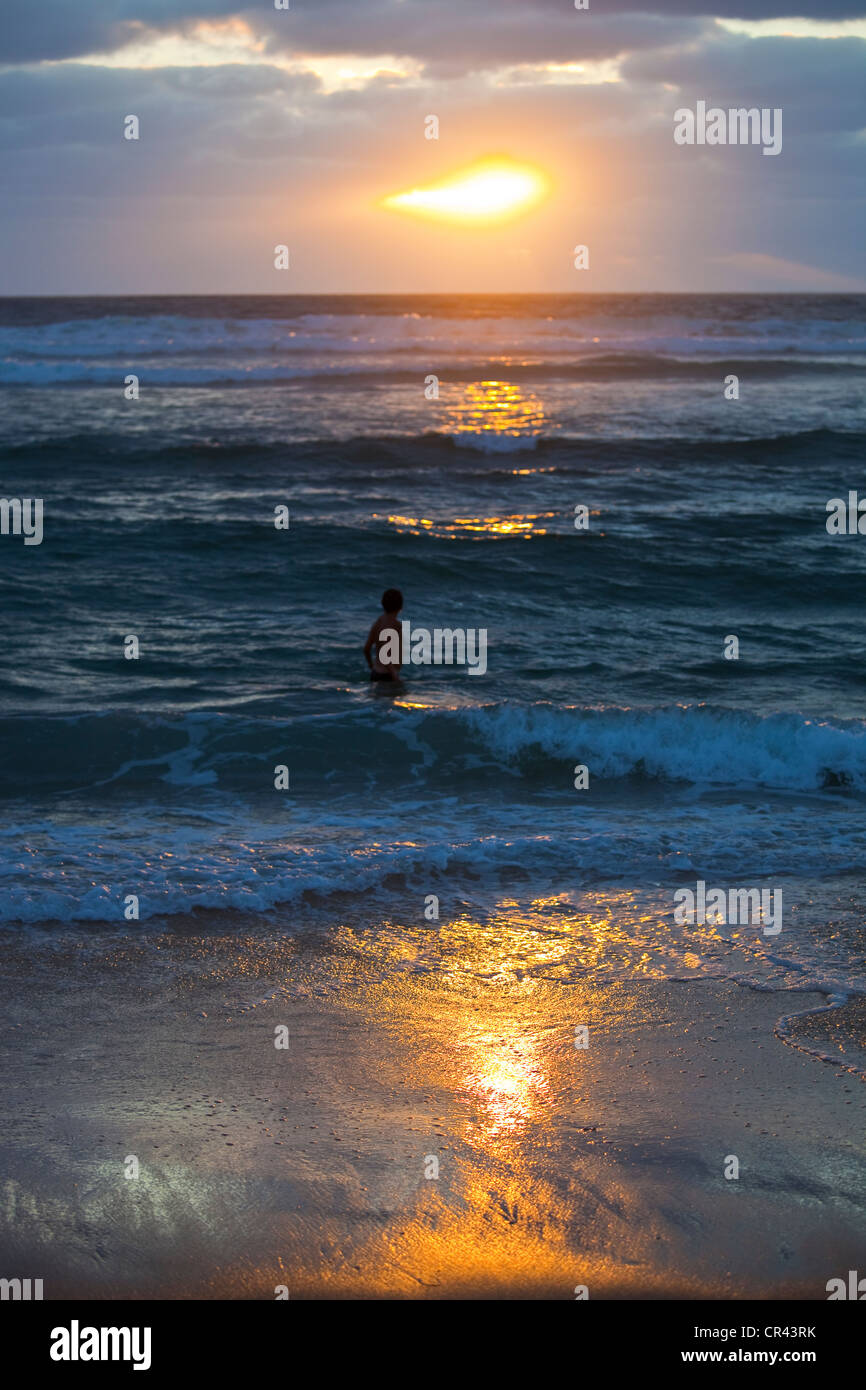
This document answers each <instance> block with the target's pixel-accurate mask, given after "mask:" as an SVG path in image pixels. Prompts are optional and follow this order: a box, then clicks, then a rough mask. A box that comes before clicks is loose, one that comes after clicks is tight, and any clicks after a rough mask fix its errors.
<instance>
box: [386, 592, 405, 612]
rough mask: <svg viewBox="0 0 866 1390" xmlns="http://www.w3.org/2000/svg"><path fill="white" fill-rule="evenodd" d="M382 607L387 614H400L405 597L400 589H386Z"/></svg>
mask: <svg viewBox="0 0 866 1390" xmlns="http://www.w3.org/2000/svg"><path fill="white" fill-rule="evenodd" d="M382 607H383V608H384V610H385V612H386V613H399V612H400V609H401V608H402V607H403V595H402V594H401V593H400V590H399V589H386V590H385V592H384V594H383V595H382Z"/></svg>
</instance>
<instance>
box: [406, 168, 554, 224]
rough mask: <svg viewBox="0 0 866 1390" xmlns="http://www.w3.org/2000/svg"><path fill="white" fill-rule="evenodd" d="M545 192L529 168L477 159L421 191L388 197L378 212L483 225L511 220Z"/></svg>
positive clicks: (542, 180)
mask: <svg viewBox="0 0 866 1390" xmlns="http://www.w3.org/2000/svg"><path fill="white" fill-rule="evenodd" d="M548 190H549V180H548V178H547V176H546V175H545V174H543V173H542V171H541V170H540V169H536V168H535V167H534V166H533V165H531V164H519V163H517V162H516V161H515V160H511V159H505V158H501V157H497V158H491V159H481V160H478V162H477V163H475V164H470V165H469V166H468V167H467V168H465V169H461V170H459V171H458V172H457V173H455V174H450V175H449V176H448V177H447V178H444V179H440V180H439V181H438V182H437V183H431V184H428V185H427V186H426V187H424V188H411V189H408V190H407V191H406V192H405V193H392V194H390V196H389V197H387V198H383V199H382V207H386V208H393V209H396V210H397V211H398V212H409V213H414V214H415V215H416V216H419V217H432V218H436V219H439V220H442V221H446V222H462V223H465V224H470V225H471V224H475V225H478V224H483V223H488V222H502V221H505V220H506V219H508V218H511V217H517V216H519V215H520V214H521V213H523V212H527V211H528V210H529V208H531V207H534V206H535V204H536V203H538V202H540V201H541V199H542V198H543V197H544V196H545V194H546V193H547V192H548Z"/></svg>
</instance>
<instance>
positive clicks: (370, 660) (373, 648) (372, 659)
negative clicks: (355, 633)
mask: <svg viewBox="0 0 866 1390" xmlns="http://www.w3.org/2000/svg"><path fill="white" fill-rule="evenodd" d="M382 607H383V608H384V610H385V611H384V613H383V614H382V616H381V618H377V619H376V621H375V622H374V624H373V626H372V627H371V628H370V635H369V637H368V638H367V641H366V642H365V643H364V656H365V658H366V661H367V665H368V666H369V668H370V680H371V681H398V680H399V679H400V664H401V663H400V658H399V652H400V610H401V608H402V607H403V595H402V594H401V593H400V590H399V589H386V590H385V592H384V594H383V595H382ZM392 634H393V636H392ZM388 638H390V641H388V640H387V639H388ZM383 639H384V640H385V645H386V646H387V648H388V656H387V658H386V659H385V660H382V659H380V656H379V652H380V643H382V642H383ZM394 653H397V654H398V655H397V660H396V661H394V660H392V659H391V658H392V656H393V654H394Z"/></svg>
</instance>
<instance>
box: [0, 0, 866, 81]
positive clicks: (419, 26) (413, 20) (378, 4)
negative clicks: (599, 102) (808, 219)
mask: <svg viewBox="0 0 866 1390" xmlns="http://www.w3.org/2000/svg"><path fill="white" fill-rule="evenodd" d="M595 3H596V5H597V8H595V9H593V8H590V9H589V10H588V11H576V10H575V9H574V8H573V7H570V6H569V5H568V4H567V3H566V0H471V3H470V4H467V3H466V0H435V3H431V0H293V6H292V8H291V9H290V10H281V11H275V10H274V9H273V7H272V6H270V5H267V4H265V3H262V4H258V5H244V3H243V0H240V3H239V0H76V3H72V0H39V3H22V2H21V0H0V62H2V63H8V64H16V63H17V64H20V63H32V62H38V61H41V60H45V59H50V60H55V61H56V60H59V59H64V58H74V57H84V56H88V55H93V54H100V53H112V52H116V51H117V50H118V49H120V48H122V47H123V46H124V45H125V44H127V43H129V42H130V41H131V40H133V39H135V38H139V37H140V36H141V34H142V32H143V31H148V30H150V31H153V32H159V33H178V34H180V33H183V32H185V31H188V30H189V28H190V26H192V25H195V24H196V23H200V22H201V21H211V20H216V21H219V20H224V19H227V18H229V17H232V16H235V17H240V18H241V19H243V21H244V22H245V23H246V24H247V25H249V27H250V28H251V30H252V31H253V32H254V33H256V34H259V35H261V36H262V37H263V38H264V39H265V41H266V42H267V43H268V44H269V46H270V48H271V49H272V51H279V52H286V51H289V52H292V53H295V54H308V55H315V54H319V55H327V54H337V53H356V54H377V53H396V54H398V55H400V56H404V57H411V58H415V59H418V60H420V61H422V62H424V63H430V64H431V65H434V66H436V65H439V66H441V68H442V70H445V68H446V66H447V65H449V64H450V65H458V66H459V65H461V64H463V63H464V62H466V63H468V64H470V65H472V64H475V65H481V66H484V67H489V66H490V65H491V63H498V64H501V63H514V62H519V61H540V60H544V59H553V58H557V57H562V56H563V55H564V54H567V55H569V56H570V57H572V58H575V59H578V58H579V57H580V55H581V53H583V55H584V56H592V55H593V53H602V52H604V53H610V52H613V51H616V50H615V49H614V48H612V47H611V45H612V44H615V43H616V42H620V43H622V44H624V45H625V47H626V48H627V49H629V50H633V49H636V48H643V47H645V46H647V45H651V44H655V43H657V42H658V41H659V38H660V36H662V35H666V36H667V37H668V39H670V40H673V39H674V38H675V37H676V35H677V33H678V34H679V36H680V39H681V40H682V41H685V40H686V39H687V38H688V35H689V33H690V32H691V28H692V27H700V25H701V24H702V23H703V22H704V21H707V20H709V19H712V18H714V17H719V18H732V19H746V20H758V19H773V18H780V17H781V18H790V17H795V16H796V17H800V16H802V17H805V18H812V19H815V20H824V21H826V20H831V19H855V18H862V17H864V16H866V0H664V3H662V0H605V3H604V4H603V5H601V4H600V3H599V0H595ZM590 4H591V6H592V4H593V0H590Z"/></svg>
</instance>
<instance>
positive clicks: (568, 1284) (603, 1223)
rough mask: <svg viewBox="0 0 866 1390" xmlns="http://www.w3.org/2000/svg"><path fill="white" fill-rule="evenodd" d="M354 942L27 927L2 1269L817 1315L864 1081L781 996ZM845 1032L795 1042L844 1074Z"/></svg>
mask: <svg viewBox="0 0 866 1390" xmlns="http://www.w3.org/2000/svg"><path fill="white" fill-rule="evenodd" d="M396 940H397V938H396V937H395V938H394V941H395V942H396ZM357 942H358V938H357V937H356V935H355V934H354V932H351V931H343V932H337V933H333V934H331V935H330V936H326V937H322V936H321V935H316V934H310V933H308V934H303V933H301V934H300V935H299V936H297V937H296V938H294V939H292V938H289V937H286V936H283V937H278V936H277V935H272V934H268V935H266V936H265V935H261V934H260V933H259V932H258V931H256V932H246V933H245V932H244V930H243V923H242V922H235V923H234V924H233V927H232V930H231V931H230V932H229V931H226V932H224V933H221V934H219V935H217V934H208V933H205V934H203V933H202V932H201V930H200V927H199V929H198V931H196V930H195V928H194V925H193V924H192V923H189V924H188V925H187V927H186V928H185V929H183V930H181V931H174V932H172V933H165V934H163V935H159V934H158V933H155V932H153V931H150V932H149V933H147V934H146V935H142V937H141V938H140V939H139V941H137V942H136V941H134V940H131V939H128V938H127V939H123V938H121V937H119V936H118V937H111V936H108V935H103V936H102V937H100V936H98V935H96V936H91V937H89V938H86V937H84V936H82V937H81V938H80V941H79V942H78V944H75V943H74V942H73V941H71V940H69V939H67V940H66V942H65V944H63V945H62V946H60V945H55V946H52V945H51V944H50V941H49V939H48V938H47V937H46V938H43V943H42V945H40V946H39V947H38V949H34V948H33V945H32V944H31V945H30V947H28V948H25V947H24V946H23V944H22V943H20V942H19V943H18V944H14V943H13V939H12V938H11V937H9V938H7V939H6V940H5V941H4V943H3V947H2V955H3V963H4V969H3V972H2V973H3V978H4V985H3V1001H2V1003H3V1007H2V1017H3V1025H2V1031H3V1044H4V1055H5V1056H6V1057H7V1058H8V1059H10V1060H9V1063H8V1068H7V1072H6V1077H5V1083H4V1099H3V1114H2V1123H0V1133H2V1141H0V1142H2V1150H3V1153H2V1169H3V1172H4V1175H5V1178H4V1182H3V1186H2V1193H3V1201H2V1238H0V1244H2V1254H3V1267H4V1270H5V1272H6V1273H7V1274H12V1273H16V1274H19V1275H21V1276H24V1277H26V1276H32V1277H41V1278H43V1279H44V1281H45V1296H46V1298H65V1297H75V1298H82V1297H83V1298H112V1299H117V1298H141V1297H160V1298H255V1299H273V1298H274V1297H275V1296H276V1295H275V1290H277V1289H278V1287H279V1286H284V1287H285V1289H286V1290H287V1292H288V1295H289V1296H290V1297H291V1298H302V1299H308V1298H341V1299H342V1298H395V1299H419V1298H421V1299H427V1298H453V1297H461V1298H464V1297H469V1298H471V1297H478V1298H510V1297H514V1298H536V1297H537V1298H563V1299H572V1298H574V1297H575V1292H574V1291H575V1288H576V1287H577V1286H580V1285H585V1286H586V1287H587V1288H588V1291H589V1296H590V1298H608V1299H611V1298H635V1297H637V1298H749V1297H762V1298H783V1297H784V1298H801V1299H823V1298H826V1293H825V1285H826V1282H827V1280H828V1279H830V1278H831V1277H834V1276H835V1275H837V1274H840V1273H844V1271H846V1270H847V1269H849V1268H856V1267H859V1266H858V1263H857V1262H858V1260H860V1261H862V1251H863V1248H864V1240H866V1199H864V1196H863V1193H864V1191H866V1182H864V1179H866V1157H864V1152H863V1144H862V1140H861V1139H859V1138H858V1136H860V1135H862V1132H863V1115H864V1110H866V1091H864V1088H863V1086H862V1084H861V1083H860V1081H859V1079H858V1077H857V1076H856V1075H855V1074H853V1073H852V1072H851V1071H849V1070H847V1069H846V1067H845V1065H842V1064H840V1065H834V1064H832V1063H828V1062H827V1061H821V1060H819V1059H818V1058H817V1057H815V1056H814V1055H811V1054H810V1053H809V1052H805V1051H801V1050H798V1049H797V1048H796V1047H793V1046H790V1045H788V1044H786V1043H784V1042H783V1041H781V1040H780V1039H779V1038H778V1037H776V1036H774V1032H773V1029H774V1024H775V1022H776V1020H777V1018H778V1015H779V1005H780V1000H779V998H778V996H775V995H773V994H771V993H762V992H758V991H752V990H749V989H745V988H743V987H741V986H738V985H735V984H732V983H728V982H725V981H719V980H704V981H682V982H675V981H660V980H646V981H645V982H628V983H620V984H610V985H606V986H603V987H591V986H589V985H588V984H587V982H585V981H583V982H579V983H577V984H568V983H565V982H563V981H560V980H556V979H552V980H548V981H545V980H539V979H532V980H527V979H520V978H519V977H518V976H517V975H516V974H515V973H514V972H511V973H509V970H508V968H507V964H503V965H502V967H501V968H500V969H499V970H495V969H494V970H492V971H491V972H490V975H489V977H488V978H487V979H484V980H480V979H479V978H477V975H473V976H471V977H470V975H469V974H468V973H467V971H466V969H465V967H466V965H467V961H466V959H465V958H461V956H460V953H459V952H457V951H453V950H452V951H443V953H442V957H441V960H440V964H439V968H437V969H435V970H431V971H429V972H426V973H417V972H416V971H415V970H413V968H412V966H413V962H412V959H411V952H410V951H408V950H407V948H406V946H405V944H401V945H399V946H398V945H396V944H394V945H392V947H391V948H389V935H388V932H387V930H384V929H383V930H382V931H381V932H380V934H379V936H378V938H377V946H376V950H377V952H378V953H379V959H374V958H372V957H371V956H370V955H368V954H365V953H364V952H363V951H362V950H360V949H358V946H357ZM389 949H390V950H391V953H392V958H391V959H390V961H389V962H388V966H389V968H388V969H387V970H383V969H382V968H381V967H382V965H383V962H384V957H385V956H387V955H388V952H389ZM401 955H402V956H403V957H404V958H403V959H402V960H401V959H400V958H399V957H400V956H401ZM502 958H503V962H504V961H505V959H506V958H507V943H504V945H503V952H502ZM477 964H478V961H477V960H475V961H474V962H473V965H475V966H477ZM796 1002H797V1006H798V1007H800V1008H802V1009H809V1008H811V1007H812V1006H814V1008H815V1009H816V1010H820V1009H821V1008H823V1006H824V1005H825V1003H826V1000H825V999H824V998H823V997H822V996H820V995H818V994H814V995H813V994H808V995H806V994H804V995H801V996H799V997H798V999H797V1001H796ZM854 1012H855V1015H856V1010H855V1011H854ZM832 1018H833V1023H832V1025H831V1026H828V1024H827V1020H826V1016H822V1015H821V1014H820V1013H815V1014H812V1015H810V1016H809V1017H807V1018H804V1019H801V1020H800V1021H799V1022H798V1023H797V1025H796V1027H795V1028H794V1029H793V1032H794V1034H795V1035H796V1036H797V1037H798V1038H799V1040H800V1041H801V1042H802V1043H803V1045H804V1046H806V1047H815V1046H820V1047H821V1048H822V1049H823V1050H825V1051H826V1050H829V1052H830V1053H831V1055H832V1052H833V1051H834V1050H838V1049H839V1048H840V1047H844V1049H845V1053H844V1055H845V1056H847V1057H848V1058H849V1059H850V1058H851V1057H852V1056H853V1055H854V1054H856V1053H857V1047H856V1043H855V1042H854V1041H853V1039H854V1038H855V1037H856V1035H857V1032H858V1030H859V1027H860V1022H861V1020H860V1019H859V1018H858V1017H856V1016H853V1017H852V1018H851V1019H849V1020H848V1023H849V1024H850V1026H849V1027H847V1028H843V1026H842V1025H843V1024H844V1023H845V1018H844V1014H842V1015H840V1014H839V1013H836V1014H834V1015H833V1016H832ZM840 1020H841V1021H840ZM282 1026H285V1027H287V1028H288V1044H289V1045H288V1047H287V1048H277V1047H275V1045H274V1044H275V1036H276V1034H275V1030H276V1029H278V1028H280V1027H282ZM580 1027H585V1028H587V1029H588V1044H589V1045H588V1046H587V1047H586V1048H581V1047H576V1046H575V1029H576V1028H580ZM852 1049H853V1051H852ZM839 1056H840V1059H841V1058H842V1056H843V1053H842V1052H841V1051H840V1052H839ZM731 1156H734V1157H736V1158H737V1159H738V1161H739V1178H738V1179H736V1180H732V1179H726V1178H725V1176H724V1171H725V1165H726V1163H729V1160H730V1157H731ZM131 1157H135V1158H137V1159H138V1162H139V1175H138V1177H137V1178H127V1177H125V1171H126V1170H127V1169H128V1167H129V1165H128V1163H127V1160H128V1159H129V1158H131ZM431 1159H435V1160H436V1161H437V1162H438V1177H435V1176H426V1174H428V1173H432V1172H433V1171H434V1170H435V1166H436V1165H435V1163H431Z"/></svg>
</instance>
